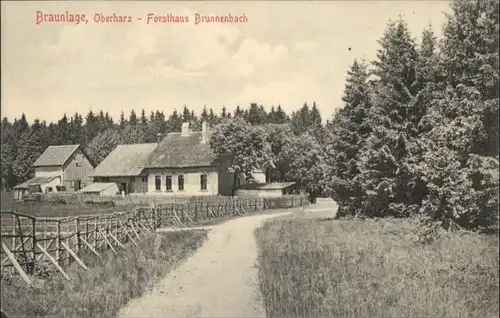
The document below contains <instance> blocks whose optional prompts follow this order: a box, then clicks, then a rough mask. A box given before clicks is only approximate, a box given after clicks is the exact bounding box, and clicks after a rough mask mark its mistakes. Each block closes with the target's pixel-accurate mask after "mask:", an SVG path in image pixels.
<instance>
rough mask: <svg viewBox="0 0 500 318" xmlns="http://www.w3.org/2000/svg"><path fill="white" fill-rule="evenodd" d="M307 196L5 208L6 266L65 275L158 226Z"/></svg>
mask: <svg viewBox="0 0 500 318" xmlns="http://www.w3.org/2000/svg"><path fill="white" fill-rule="evenodd" d="M308 203H309V201H308V199H307V197H306V196H303V195H296V196H285V197H275V198H250V197H220V196H213V197H191V198H189V199H185V200H182V201H177V202H175V203H166V204H162V205H157V206H156V208H146V207H142V208H135V209H134V210H133V211H130V212H115V213H113V214H105V215H102V214H101V215H80V216H76V217H66V218H60V217H34V216H30V215H26V214H21V213H18V212H17V211H2V213H1V214H0V217H1V220H0V221H1V244H2V249H1V253H0V260H1V270H0V273H3V271H4V268H9V267H10V268H11V270H13V271H15V272H17V273H18V274H20V275H21V277H22V278H23V280H24V281H25V282H26V283H27V284H31V283H32V281H31V278H30V275H33V274H34V273H35V268H36V267H37V266H43V265H44V264H45V265H49V266H52V267H55V268H56V269H57V271H58V272H59V273H60V274H61V275H62V276H63V277H64V278H66V279H68V280H69V279H70V278H69V276H68V275H67V273H66V272H65V269H64V267H66V266H67V265H69V264H70V263H71V262H73V261H75V262H76V263H78V264H79V265H80V266H81V267H82V268H83V269H85V270H87V269H88V268H87V266H86V265H85V264H84V262H83V261H82V259H81V258H80V257H79V255H80V253H81V252H82V251H83V250H87V251H90V252H91V253H93V254H95V256H96V257H101V253H102V251H103V250H111V251H112V252H113V253H116V252H117V250H118V249H120V248H121V249H124V248H125V245H124V244H126V243H129V242H130V243H132V244H133V245H135V246H137V241H138V240H140V239H141V238H142V237H143V236H144V235H146V233H147V232H149V231H154V230H156V228H158V227H162V226H169V225H179V224H182V225H184V224H197V223H198V222H201V221H203V220H208V219H216V218H221V217H225V216H238V215H244V214H246V213H252V212H260V211H263V210H269V209H284V208H292V207H297V206H303V205H307V204H308Z"/></svg>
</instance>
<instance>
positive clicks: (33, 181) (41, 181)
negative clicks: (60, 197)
mask: <svg viewBox="0 0 500 318" xmlns="http://www.w3.org/2000/svg"><path fill="white" fill-rule="evenodd" d="M57 178H59V177H57V176H56V177H54V176H52V177H34V178H32V179H29V180H28V181H24V182H23V183H21V184H19V185H17V186H15V187H14V189H28V188H29V187H30V186H36V185H42V184H46V183H49V182H50V181H52V180H54V179H57Z"/></svg>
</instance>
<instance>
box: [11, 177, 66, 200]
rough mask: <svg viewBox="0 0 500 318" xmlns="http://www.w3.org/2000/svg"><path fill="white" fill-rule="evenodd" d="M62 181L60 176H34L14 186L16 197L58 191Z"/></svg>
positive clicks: (19, 198) (21, 197) (18, 198)
mask: <svg viewBox="0 0 500 318" xmlns="http://www.w3.org/2000/svg"><path fill="white" fill-rule="evenodd" d="M60 183H61V178H60V177H59V176H48V177H34V178H32V179H30V180H27V181H24V182H23V183H21V184H19V185H17V186H15V187H14V199H15V200H21V199H23V198H24V197H27V196H29V195H30V194H32V193H46V192H57V191H59V189H58V188H59V186H60Z"/></svg>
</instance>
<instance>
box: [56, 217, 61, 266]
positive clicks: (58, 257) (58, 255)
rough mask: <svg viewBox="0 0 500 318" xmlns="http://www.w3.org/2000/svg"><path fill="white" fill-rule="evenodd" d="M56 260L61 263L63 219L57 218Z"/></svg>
mask: <svg viewBox="0 0 500 318" xmlns="http://www.w3.org/2000/svg"><path fill="white" fill-rule="evenodd" d="M56 261H57V264H59V265H61V221H60V220H57V238H56Z"/></svg>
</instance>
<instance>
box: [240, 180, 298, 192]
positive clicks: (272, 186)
mask: <svg viewBox="0 0 500 318" xmlns="http://www.w3.org/2000/svg"><path fill="white" fill-rule="evenodd" d="M295 183H296V182H273V183H247V184H243V185H241V186H240V187H239V188H238V189H242V190H281V189H285V188H288V187H290V186H292V185H294V184H295Z"/></svg>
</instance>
